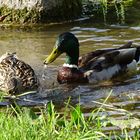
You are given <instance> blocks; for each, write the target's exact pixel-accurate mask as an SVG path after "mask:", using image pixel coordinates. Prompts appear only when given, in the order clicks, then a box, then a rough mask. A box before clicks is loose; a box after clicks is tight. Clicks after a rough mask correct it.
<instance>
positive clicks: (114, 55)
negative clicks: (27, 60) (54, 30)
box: [44, 32, 140, 83]
mask: <svg viewBox="0 0 140 140" xmlns="http://www.w3.org/2000/svg"><path fill="white" fill-rule="evenodd" d="M131 45H132V42H129V43H128V44H126V45H124V46H122V47H120V48H115V49H103V50H96V51H94V52H90V53H88V54H85V55H84V56H82V57H80V58H79V42H78V39H77V38H76V37H75V35H74V34H72V33H69V32H65V33H62V34H60V35H59V37H58V39H57V41H56V44H55V46H54V48H53V51H52V53H51V54H50V55H49V56H48V57H47V58H46V59H45V61H44V64H47V65H48V64H49V63H52V62H53V61H54V60H55V59H56V58H57V57H58V56H59V55H60V54H62V53H66V61H65V64H63V67H62V68H61V69H60V70H59V71H58V76H57V79H58V82H59V83H73V82H90V83H96V82H99V81H102V80H108V79H111V78H112V77H114V76H117V75H118V74H120V73H125V72H127V71H131V70H136V67H137V62H138V60H139V54H140V48H139V47H137V48H134V47H131Z"/></svg>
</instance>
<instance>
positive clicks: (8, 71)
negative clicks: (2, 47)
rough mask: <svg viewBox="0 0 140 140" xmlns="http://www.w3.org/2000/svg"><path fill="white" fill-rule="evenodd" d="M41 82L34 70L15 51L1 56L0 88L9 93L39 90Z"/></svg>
mask: <svg viewBox="0 0 140 140" xmlns="http://www.w3.org/2000/svg"><path fill="white" fill-rule="evenodd" d="M38 86H39V82H38V79H37V76H36V75H35V72H34V70H33V69H32V68H31V67H30V66H29V65H28V64H26V63H25V62H23V61H21V60H19V59H18V58H17V56H16V54H15V53H11V54H10V53H6V54H4V55H2V56H1V57H0V90H2V91H4V92H7V93H9V94H21V93H22V92H26V91H31V90H37V89H38Z"/></svg>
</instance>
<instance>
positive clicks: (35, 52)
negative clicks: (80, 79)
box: [0, 23, 140, 130]
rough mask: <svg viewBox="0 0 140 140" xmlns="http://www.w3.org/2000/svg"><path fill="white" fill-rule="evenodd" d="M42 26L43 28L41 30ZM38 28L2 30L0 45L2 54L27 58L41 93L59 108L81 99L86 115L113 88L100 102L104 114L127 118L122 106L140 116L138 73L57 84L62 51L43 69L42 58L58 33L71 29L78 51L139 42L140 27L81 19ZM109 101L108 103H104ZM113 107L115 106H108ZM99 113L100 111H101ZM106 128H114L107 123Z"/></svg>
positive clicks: (0, 53)
mask: <svg viewBox="0 0 140 140" xmlns="http://www.w3.org/2000/svg"><path fill="white" fill-rule="evenodd" d="M43 28H44V30H42V29H43ZM43 28H42V29H38V30H32V29H29V30H21V29H13V30H2V29H0V30H1V34H0V46H1V52H0V55H2V54H3V53H5V52H17V56H18V57H19V58H20V59H22V60H24V61H25V62H28V64H30V65H31V66H32V67H33V69H34V70H35V72H36V73H37V75H38V77H39V79H40V83H41V93H40V94H41V96H42V97H44V98H46V99H47V100H53V102H54V104H56V105H57V106H58V108H59V109H60V110H61V109H63V106H64V105H65V102H67V100H68V99H69V97H70V98H71V104H73V105H75V104H77V103H80V105H81V106H82V108H83V111H84V114H85V116H89V115H90V112H91V110H93V109H96V108H98V107H100V106H101V104H102V103H103V102H104V100H105V99H106V98H107V96H108V94H109V93H110V91H112V93H111V95H110V97H109V99H108V100H107V101H106V103H105V105H104V106H103V107H104V108H106V111H105V112H102V113H105V114H106V116H108V117H110V118H115V119H116V120H121V119H122V118H123V119H126V118H127V115H126V112H124V111H119V110H117V109H124V110H126V111H128V112H131V114H132V116H135V117H136V118H140V113H139V112H140V75H139V74H136V75H134V76H130V77H127V78H126V79H123V80H122V79H116V80H114V81H113V82H112V81H106V82H103V83H99V84H96V85H92V84H84V85H79V84H75V85H59V84H58V83H57V82H56V76H57V70H58V69H59V68H60V66H61V64H62V63H64V59H65V55H62V56H60V57H59V58H58V59H57V60H56V61H55V62H54V63H53V64H52V65H50V66H48V67H47V68H46V69H44V66H43V60H44V58H45V57H46V56H47V55H48V54H49V53H50V52H51V50H52V47H53V45H54V44H55V39H56V37H57V36H58V34H60V33H62V32H65V31H70V32H72V33H74V34H75V35H76V36H77V37H78V39H79V42H80V54H81V55H82V54H84V53H87V52H90V51H92V50H95V49H101V48H112V47H114V48H115V47H120V46H122V45H123V44H125V43H126V42H128V41H133V42H134V43H136V44H140V27H129V26H120V25H108V26H102V27H100V26H99V25H94V24H89V23H84V24H79V23H77V24H74V25H73V24H72V25H66V26H64V25H57V26H50V27H47V26H45V27H43ZM107 105H108V106H107ZM111 107H112V108H116V110H114V109H111ZM101 115H102V114H101ZM105 129H106V130H109V129H112V130H115V129H114V128H111V127H108V129H107V128H105Z"/></svg>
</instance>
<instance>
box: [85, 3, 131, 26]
mask: <svg viewBox="0 0 140 140" xmlns="http://www.w3.org/2000/svg"><path fill="white" fill-rule="evenodd" d="M83 1H84V4H85V5H88V6H87V7H88V8H87V9H86V11H90V14H93V15H94V17H95V18H96V17H101V18H103V20H104V23H105V24H106V23H107V21H111V20H116V21H117V22H119V23H122V24H123V23H125V20H126V19H125V18H126V13H127V9H128V7H130V8H131V6H133V2H134V0H83ZM91 7H92V8H91ZM88 9H89V10H88Z"/></svg>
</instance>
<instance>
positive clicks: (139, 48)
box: [135, 46, 140, 62]
mask: <svg viewBox="0 0 140 140" xmlns="http://www.w3.org/2000/svg"><path fill="white" fill-rule="evenodd" d="M136 48H137V50H136V54H135V60H136V61H137V62H138V61H140V46H137V47H136Z"/></svg>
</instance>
